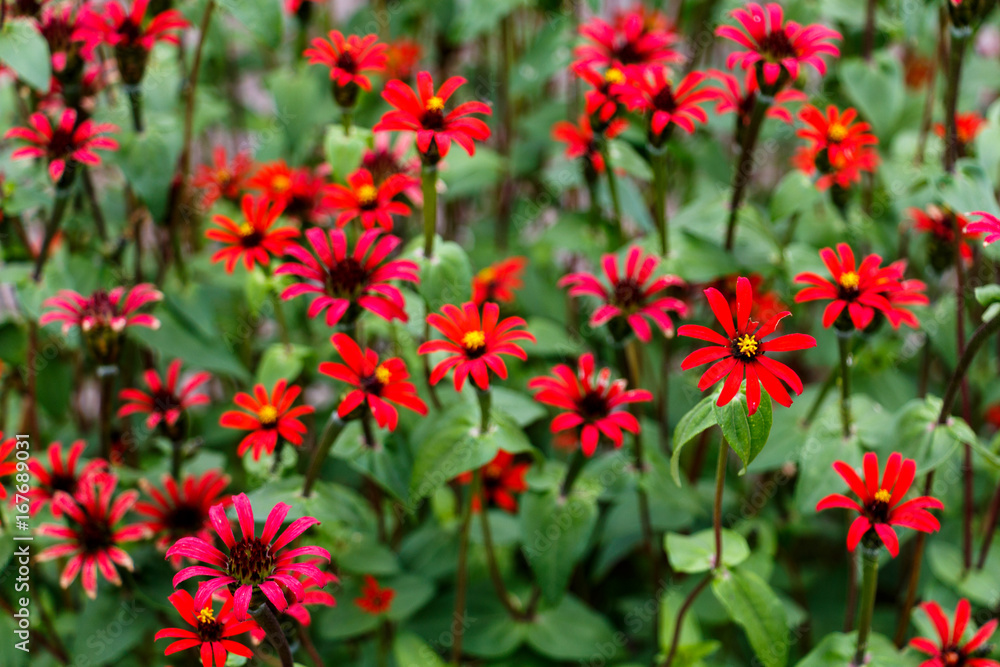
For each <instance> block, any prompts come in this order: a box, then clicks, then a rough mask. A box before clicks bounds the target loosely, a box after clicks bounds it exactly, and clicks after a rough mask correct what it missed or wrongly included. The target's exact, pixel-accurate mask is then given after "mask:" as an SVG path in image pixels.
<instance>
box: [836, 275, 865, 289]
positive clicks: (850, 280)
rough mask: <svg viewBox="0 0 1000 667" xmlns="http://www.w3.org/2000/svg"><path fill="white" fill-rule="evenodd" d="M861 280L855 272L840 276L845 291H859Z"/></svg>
mask: <svg viewBox="0 0 1000 667" xmlns="http://www.w3.org/2000/svg"><path fill="white" fill-rule="evenodd" d="M860 283H861V279H860V278H859V277H858V274H856V273H855V272H854V271H845V272H844V273H842V274H840V286H841V287H843V288H845V289H857V288H858V285H859V284H860Z"/></svg>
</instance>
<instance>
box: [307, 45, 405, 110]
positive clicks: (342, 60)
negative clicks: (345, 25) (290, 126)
mask: <svg viewBox="0 0 1000 667" xmlns="http://www.w3.org/2000/svg"><path fill="white" fill-rule="evenodd" d="M386 48H387V47H386V45H385V44H383V43H382V42H380V41H378V35H365V36H364V37H359V36H358V35H348V36H347V38H346V39H345V38H344V35H343V34H341V32H340V31H339V30H331V31H330V33H329V35H328V39H323V38H322V37H317V38H315V39H313V41H312V46H311V47H310V48H308V49H306V50H305V52H304V53H303V54H302V55H304V56H305V57H306V58H308V59H309V64H310V65H326V66H327V67H329V68H330V81H332V82H333V85H334V97H335V98H336V100H337V104H339V105H340V106H344V107H352V106H354V103H355V101H356V100H357V94H358V89H359V88H360V89H361V90H364V91H365V92H368V91H371V89H372V84H371V80H370V79H369V78H368V76H367V75H366V74H365V72H376V73H377V72H384V71H385V66H386V63H387V62H388V59H387V58H386V53H385V52H386Z"/></svg>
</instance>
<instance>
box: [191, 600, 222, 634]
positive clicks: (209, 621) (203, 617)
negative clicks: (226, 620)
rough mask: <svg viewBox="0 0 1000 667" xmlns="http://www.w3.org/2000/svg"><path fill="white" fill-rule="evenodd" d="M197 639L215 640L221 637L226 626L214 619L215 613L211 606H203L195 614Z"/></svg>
mask: <svg viewBox="0 0 1000 667" xmlns="http://www.w3.org/2000/svg"><path fill="white" fill-rule="evenodd" d="M196 618H197V620H198V639H200V640H201V641H203V642H217V641H219V640H221V639H222V633H223V632H225V630H226V628H225V626H224V625H223V624H222V623H219V622H218V621H217V620H215V614H214V613H212V608H211V607H205V608H204V609H202V610H201V611H200V612H198V614H197V617H196Z"/></svg>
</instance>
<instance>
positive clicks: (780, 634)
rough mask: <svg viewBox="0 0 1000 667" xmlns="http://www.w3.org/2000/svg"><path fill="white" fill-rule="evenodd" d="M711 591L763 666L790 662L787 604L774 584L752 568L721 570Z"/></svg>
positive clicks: (776, 666)
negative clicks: (740, 629) (784, 603)
mask: <svg viewBox="0 0 1000 667" xmlns="http://www.w3.org/2000/svg"><path fill="white" fill-rule="evenodd" d="M712 592H713V593H714V594H715V597H716V599H718V601H719V602H720V603H721V604H722V606H723V607H724V608H725V609H726V611H727V612H728V613H729V618H731V619H732V620H733V621H734V622H735V623H736V624H737V625H739V626H740V627H742V628H743V630H744V632H746V634H747V639H749V640H750V646H751V647H753V650H754V653H755V654H756V655H757V658H758V659H759V660H760V664H761V665H763V667H784V666H785V665H786V664H787V663H788V646H789V643H790V641H789V636H788V624H787V619H786V616H785V606H784V605H783V604H782V603H781V600H780V599H779V598H778V596H777V595H776V594H775V592H774V591H773V590H771V587H770V586H768V585H767V582H765V581H764V580H763V579H761V578H760V577H758V576H757V575H756V574H754V573H752V572H743V571H740V570H738V569H737V570H722V571H720V572H719V574H718V575H716V577H715V579H714V580H713V581H712Z"/></svg>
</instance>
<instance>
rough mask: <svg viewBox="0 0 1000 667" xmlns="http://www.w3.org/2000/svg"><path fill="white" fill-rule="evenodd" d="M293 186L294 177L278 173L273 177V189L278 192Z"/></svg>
mask: <svg viewBox="0 0 1000 667" xmlns="http://www.w3.org/2000/svg"><path fill="white" fill-rule="evenodd" d="M291 186H292V179H290V178H288V177H287V176H285V175H284V174H278V175H277V176H275V177H274V178H272V179H271V189H272V190H276V191H277V192H284V191H285V190H287V189H288V188H290V187H291Z"/></svg>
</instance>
